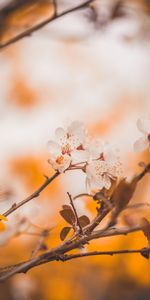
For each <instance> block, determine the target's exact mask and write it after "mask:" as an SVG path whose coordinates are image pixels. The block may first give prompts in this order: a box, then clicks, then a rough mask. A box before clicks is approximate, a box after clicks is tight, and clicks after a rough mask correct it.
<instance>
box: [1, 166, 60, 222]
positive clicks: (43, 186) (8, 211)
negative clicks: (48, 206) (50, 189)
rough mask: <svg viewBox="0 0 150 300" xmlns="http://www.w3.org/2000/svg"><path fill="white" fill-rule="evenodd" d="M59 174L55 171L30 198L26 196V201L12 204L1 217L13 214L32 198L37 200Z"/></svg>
mask: <svg viewBox="0 0 150 300" xmlns="http://www.w3.org/2000/svg"><path fill="white" fill-rule="evenodd" d="M59 174H60V173H59V172H58V171H57V172H56V173H55V174H54V175H53V176H52V177H50V178H47V179H46V181H45V182H44V183H43V184H42V185H41V186H40V187H39V188H38V189H37V190H36V191H35V192H34V193H33V194H32V195H30V196H28V197H27V198H26V199H24V200H22V201H20V202H19V203H17V204H16V203H14V204H13V205H12V206H11V208H9V209H8V210H7V211H6V212H5V213H3V216H5V217H7V216H8V215H10V214H11V213H12V212H14V211H15V210H16V209H18V208H19V207H21V206H23V205H24V204H26V203H28V202H29V201H31V200H32V199H34V198H37V197H38V196H39V195H40V193H41V192H42V191H43V190H44V189H45V188H46V187H47V186H48V185H49V184H50V183H51V182H52V181H53V180H54V179H55V178H56V177H58V175H59Z"/></svg>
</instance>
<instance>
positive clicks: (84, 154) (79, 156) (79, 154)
mask: <svg viewBox="0 0 150 300" xmlns="http://www.w3.org/2000/svg"><path fill="white" fill-rule="evenodd" d="M71 157H72V162H73V163H80V162H81V163H82V162H86V161H87V160H88V158H89V153H88V151H85V150H74V151H72V153H71Z"/></svg>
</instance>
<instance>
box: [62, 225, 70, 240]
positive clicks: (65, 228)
mask: <svg viewBox="0 0 150 300" xmlns="http://www.w3.org/2000/svg"><path fill="white" fill-rule="evenodd" d="M70 229H71V227H64V228H63V229H62V231H61V233H60V239H61V240H62V241H64V240H65V238H66V236H67V235H68V233H69V231H70Z"/></svg>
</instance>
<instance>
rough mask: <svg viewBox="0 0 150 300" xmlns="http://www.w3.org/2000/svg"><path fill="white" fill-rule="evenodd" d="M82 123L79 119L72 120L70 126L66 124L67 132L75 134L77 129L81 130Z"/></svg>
mask: <svg viewBox="0 0 150 300" xmlns="http://www.w3.org/2000/svg"><path fill="white" fill-rule="evenodd" d="M83 128H84V124H83V123H82V122H79V121H73V122H72V123H71V124H70V126H68V131H69V133H72V134H75V133H76V131H79V130H80V129H81V130H83Z"/></svg>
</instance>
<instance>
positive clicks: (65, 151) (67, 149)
mask: <svg viewBox="0 0 150 300" xmlns="http://www.w3.org/2000/svg"><path fill="white" fill-rule="evenodd" d="M70 153H71V146H70V145H69V144H66V145H65V146H64V147H63V148H62V154H63V155H64V154H68V155H70Z"/></svg>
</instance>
